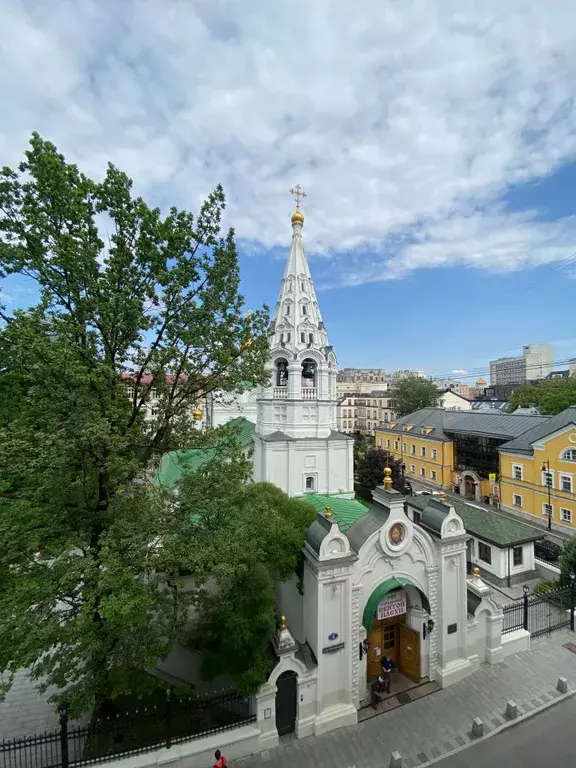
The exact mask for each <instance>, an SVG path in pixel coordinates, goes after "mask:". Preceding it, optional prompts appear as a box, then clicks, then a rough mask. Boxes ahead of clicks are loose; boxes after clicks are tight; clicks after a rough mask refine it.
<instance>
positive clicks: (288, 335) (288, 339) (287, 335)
mask: <svg viewBox="0 0 576 768" xmlns="http://www.w3.org/2000/svg"><path fill="white" fill-rule="evenodd" d="M286 341H288V342H289V341H290V334H289V333H287V334H286Z"/></svg>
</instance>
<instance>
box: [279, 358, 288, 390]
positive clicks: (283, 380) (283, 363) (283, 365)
mask: <svg viewBox="0 0 576 768" xmlns="http://www.w3.org/2000/svg"><path fill="white" fill-rule="evenodd" d="M287 383H288V360H285V359H284V358H283V357H281V358H280V359H279V360H276V386H277V387H285V386H286V384H287Z"/></svg>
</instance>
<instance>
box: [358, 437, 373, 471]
mask: <svg viewBox="0 0 576 768" xmlns="http://www.w3.org/2000/svg"><path fill="white" fill-rule="evenodd" d="M353 437H354V471H355V472H358V467H359V466H360V462H361V461H362V459H363V458H364V456H366V453H367V452H368V451H369V450H370V448H373V447H374V438H373V437H372V436H371V435H365V434H364V433H363V432H354V435H353Z"/></svg>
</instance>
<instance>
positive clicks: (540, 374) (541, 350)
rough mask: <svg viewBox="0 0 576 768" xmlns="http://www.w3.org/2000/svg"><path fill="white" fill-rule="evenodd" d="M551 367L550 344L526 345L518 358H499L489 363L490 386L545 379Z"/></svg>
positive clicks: (552, 360)
mask: <svg viewBox="0 0 576 768" xmlns="http://www.w3.org/2000/svg"><path fill="white" fill-rule="evenodd" d="M553 365H554V358H553V352H552V347H551V346H550V344H528V345H527V346H525V347H523V349H522V355H521V356H520V357H500V358H498V359H497V360H491V361H490V384H491V385H497V384H524V383H526V382H527V381H529V380H530V379H534V380H539V379H545V378H546V377H547V376H548V374H549V373H550V372H551V371H552V367H553Z"/></svg>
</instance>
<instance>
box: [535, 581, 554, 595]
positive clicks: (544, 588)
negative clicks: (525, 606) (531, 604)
mask: <svg viewBox="0 0 576 768" xmlns="http://www.w3.org/2000/svg"><path fill="white" fill-rule="evenodd" d="M558 587H559V584H558V582H557V581H548V580H547V579H542V580H541V581H539V582H538V584H536V586H535V587H534V589H533V590H532V591H533V592H534V594H535V595H547V594H549V593H550V592H556V590H557V589H558Z"/></svg>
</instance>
